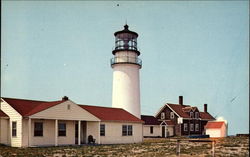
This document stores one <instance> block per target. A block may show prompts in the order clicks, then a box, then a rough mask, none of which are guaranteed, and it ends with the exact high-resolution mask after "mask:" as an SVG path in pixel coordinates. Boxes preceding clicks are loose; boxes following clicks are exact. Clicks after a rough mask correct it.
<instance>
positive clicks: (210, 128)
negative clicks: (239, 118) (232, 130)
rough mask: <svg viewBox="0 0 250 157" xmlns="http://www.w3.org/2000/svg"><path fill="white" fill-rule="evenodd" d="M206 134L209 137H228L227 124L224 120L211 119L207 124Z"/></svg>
mask: <svg viewBox="0 0 250 157" xmlns="http://www.w3.org/2000/svg"><path fill="white" fill-rule="evenodd" d="M205 130H206V134H207V135H209V137H226V136H227V124H226V122H224V121H211V122H207V124H206V125H205Z"/></svg>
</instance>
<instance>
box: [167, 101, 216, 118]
mask: <svg viewBox="0 0 250 157" xmlns="http://www.w3.org/2000/svg"><path fill="white" fill-rule="evenodd" d="M167 105H168V106H169V107H170V108H172V110H174V111H175V112H176V113H177V114H178V115H179V116H180V117H182V118H190V116H189V114H188V111H190V110H196V109H197V110H198V108H197V107H191V106H190V105H180V104H170V103H167ZM198 111H199V110H198ZM199 113H200V118H201V119H206V120H207V119H208V120H214V119H215V118H214V117H213V116H211V115H210V114H209V113H208V112H199Z"/></svg>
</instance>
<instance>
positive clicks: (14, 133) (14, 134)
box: [12, 122, 16, 137]
mask: <svg viewBox="0 0 250 157" xmlns="http://www.w3.org/2000/svg"><path fill="white" fill-rule="evenodd" d="M12 137H16V122H12Z"/></svg>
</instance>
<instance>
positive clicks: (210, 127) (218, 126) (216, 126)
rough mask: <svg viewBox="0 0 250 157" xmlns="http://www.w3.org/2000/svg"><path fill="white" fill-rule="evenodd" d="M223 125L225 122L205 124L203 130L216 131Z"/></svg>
mask: <svg viewBox="0 0 250 157" xmlns="http://www.w3.org/2000/svg"><path fill="white" fill-rule="evenodd" d="M223 124H225V122H222V121H213V122H207V124H206V125H205V128H206V129H218V128H221V127H222V125H223Z"/></svg>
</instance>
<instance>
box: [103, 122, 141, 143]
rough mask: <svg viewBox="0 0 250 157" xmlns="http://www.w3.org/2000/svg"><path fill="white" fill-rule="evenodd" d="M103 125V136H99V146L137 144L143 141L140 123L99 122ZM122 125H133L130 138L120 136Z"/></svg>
mask: <svg viewBox="0 0 250 157" xmlns="http://www.w3.org/2000/svg"><path fill="white" fill-rule="evenodd" d="M101 124H105V136H100V139H101V140H100V141H101V144H120V143H139V142H142V140H143V135H142V131H143V130H142V129H143V128H142V123H126V122H101ZM122 125H133V135H132V136H122Z"/></svg>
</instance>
